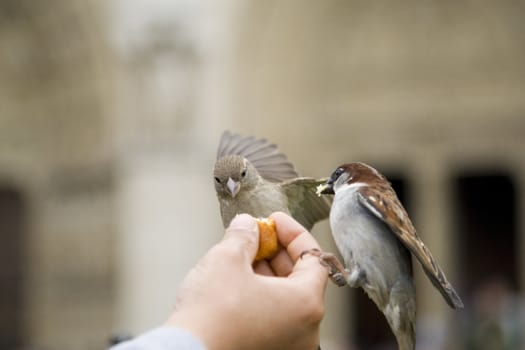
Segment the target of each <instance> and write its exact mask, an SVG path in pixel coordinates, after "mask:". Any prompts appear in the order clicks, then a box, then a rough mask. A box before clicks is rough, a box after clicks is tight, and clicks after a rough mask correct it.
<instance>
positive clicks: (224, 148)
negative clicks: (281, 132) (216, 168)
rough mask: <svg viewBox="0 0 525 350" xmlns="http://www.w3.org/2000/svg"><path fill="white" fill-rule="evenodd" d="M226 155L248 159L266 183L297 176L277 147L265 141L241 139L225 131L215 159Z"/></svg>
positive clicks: (291, 165)
mask: <svg viewBox="0 0 525 350" xmlns="http://www.w3.org/2000/svg"><path fill="white" fill-rule="evenodd" d="M227 155H239V156H242V157H244V158H246V159H248V161H249V162H250V163H252V164H253V166H254V167H255V169H257V171H258V172H259V174H260V175H261V176H262V177H263V178H264V179H265V180H268V181H272V182H281V181H283V180H287V179H292V178H295V177H297V176H299V175H298V174H297V171H295V168H294V166H293V164H292V163H291V162H290V161H289V160H288V159H287V158H286V156H285V155H284V154H282V153H281V152H280V151H279V149H278V148H277V146H276V145H275V144H271V143H269V142H268V141H267V140H265V139H256V138H255V137H253V136H249V137H243V136H241V135H238V134H232V133H230V132H229V131H225V132H224V133H223V134H222V136H221V140H220V142H219V148H218V150H217V159H219V158H222V157H224V156H227Z"/></svg>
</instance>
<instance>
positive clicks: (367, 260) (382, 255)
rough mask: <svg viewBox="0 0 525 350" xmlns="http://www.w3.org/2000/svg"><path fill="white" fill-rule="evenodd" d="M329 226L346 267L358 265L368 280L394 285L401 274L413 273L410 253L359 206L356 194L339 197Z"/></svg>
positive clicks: (367, 211)
mask: <svg viewBox="0 0 525 350" xmlns="http://www.w3.org/2000/svg"><path fill="white" fill-rule="evenodd" d="M330 225H331V227H332V234H333V236H334V241H335V243H336V245H337V247H338V249H339V251H340V253H341V255H342V256H343V259H344V260H345V263H346V264H347V265H349V263H350V262H351V261H354V262H356V263H357V264H359V265H360V267H361V268H363V269H365V270H366V272H367V277H368V278H369V279H374V278H377V279H381V281H377V283H379V284H386V285H392V284H393V283H394V282H395V281H396V280H397V278H399V276H400V275H401V274H403V275H405V274H410V273H411V266H410V264H411V260H410V255H409V253H408V251H407V250H406V249H405V248H404V247H403V246H402V244H401V242H400V241H399V240H398V239H397V238H396V236H395V235H394V233H392V232H391V231H390V229H389V228H388V227H387V226H386V224H384V223H383V222H382V221H381V220H380V219H379V218H377V217H376V216H374V215H373V214H372V213H371V212H370V211H369V210H368V209H367V208H365V207H364V206H363V205H361V204H360V202H359V200H358V197H357V190H353V189H348V190H344V191H342V193H341V192H338V193H336V195H335V197H334V202H333V205H332V210H331V212H330Z"/></svg>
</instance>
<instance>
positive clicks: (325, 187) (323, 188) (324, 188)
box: [315, 179, 334, 197]
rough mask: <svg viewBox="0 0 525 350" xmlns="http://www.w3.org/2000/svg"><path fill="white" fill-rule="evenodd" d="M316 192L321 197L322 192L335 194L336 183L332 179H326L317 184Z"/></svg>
mask: <svg viewBox="0 0 525 350" xmlns="http://www.w3.org/2000/svg"><path fill="white" fill-rule="evenodd" d="M315 193H316V194H317V195H318V196H319V197H321V195H322V194H334V183H333V181H332V179H330V180H328V181H326V182H325V183H324V184H321V185H319V186H317V189H316V191H315Z"/></svg>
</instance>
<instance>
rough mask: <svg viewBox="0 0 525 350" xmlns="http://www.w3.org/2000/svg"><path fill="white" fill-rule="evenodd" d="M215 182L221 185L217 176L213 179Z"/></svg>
mask: <svg viewBox="0 0 525 350" xmlns="http://www.w3.org/2000/svg"><path fill="white" fill-rule="evenodd" d="M215 182H216V183H218V184H220V183H221V179H219V178H218V177H217V176H216V177H215Z"/></svg>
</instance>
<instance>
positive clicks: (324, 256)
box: [301, 248, 349, 287]
mask: <svg viewBox="0 0 525 350" xmlns="http://www.w3.org/2000/svg"><path fill="white" fill-rule="evenodd" d="M305 254H310V255H313V256H316V257H318V258H319V262H320V263H321V265H323V266H325V267H327V268H328V277H329V278H330V280H331V281H332V282H333V283H334V284H335V285H337V286H339V287H342V286H344V285H346V284H347V280H348V277H349V272H348V270H347V269H345V267H344V266H343V264H341V262H340V261H339V259H338V258H337V257H336V256H335V255H334V254H332V253H326V252H323V251H320V250H319V249H317V248H313V249H309V250H305V251H303V252H302V253H301V258H302V257H303V255H305Z"/></svg>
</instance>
